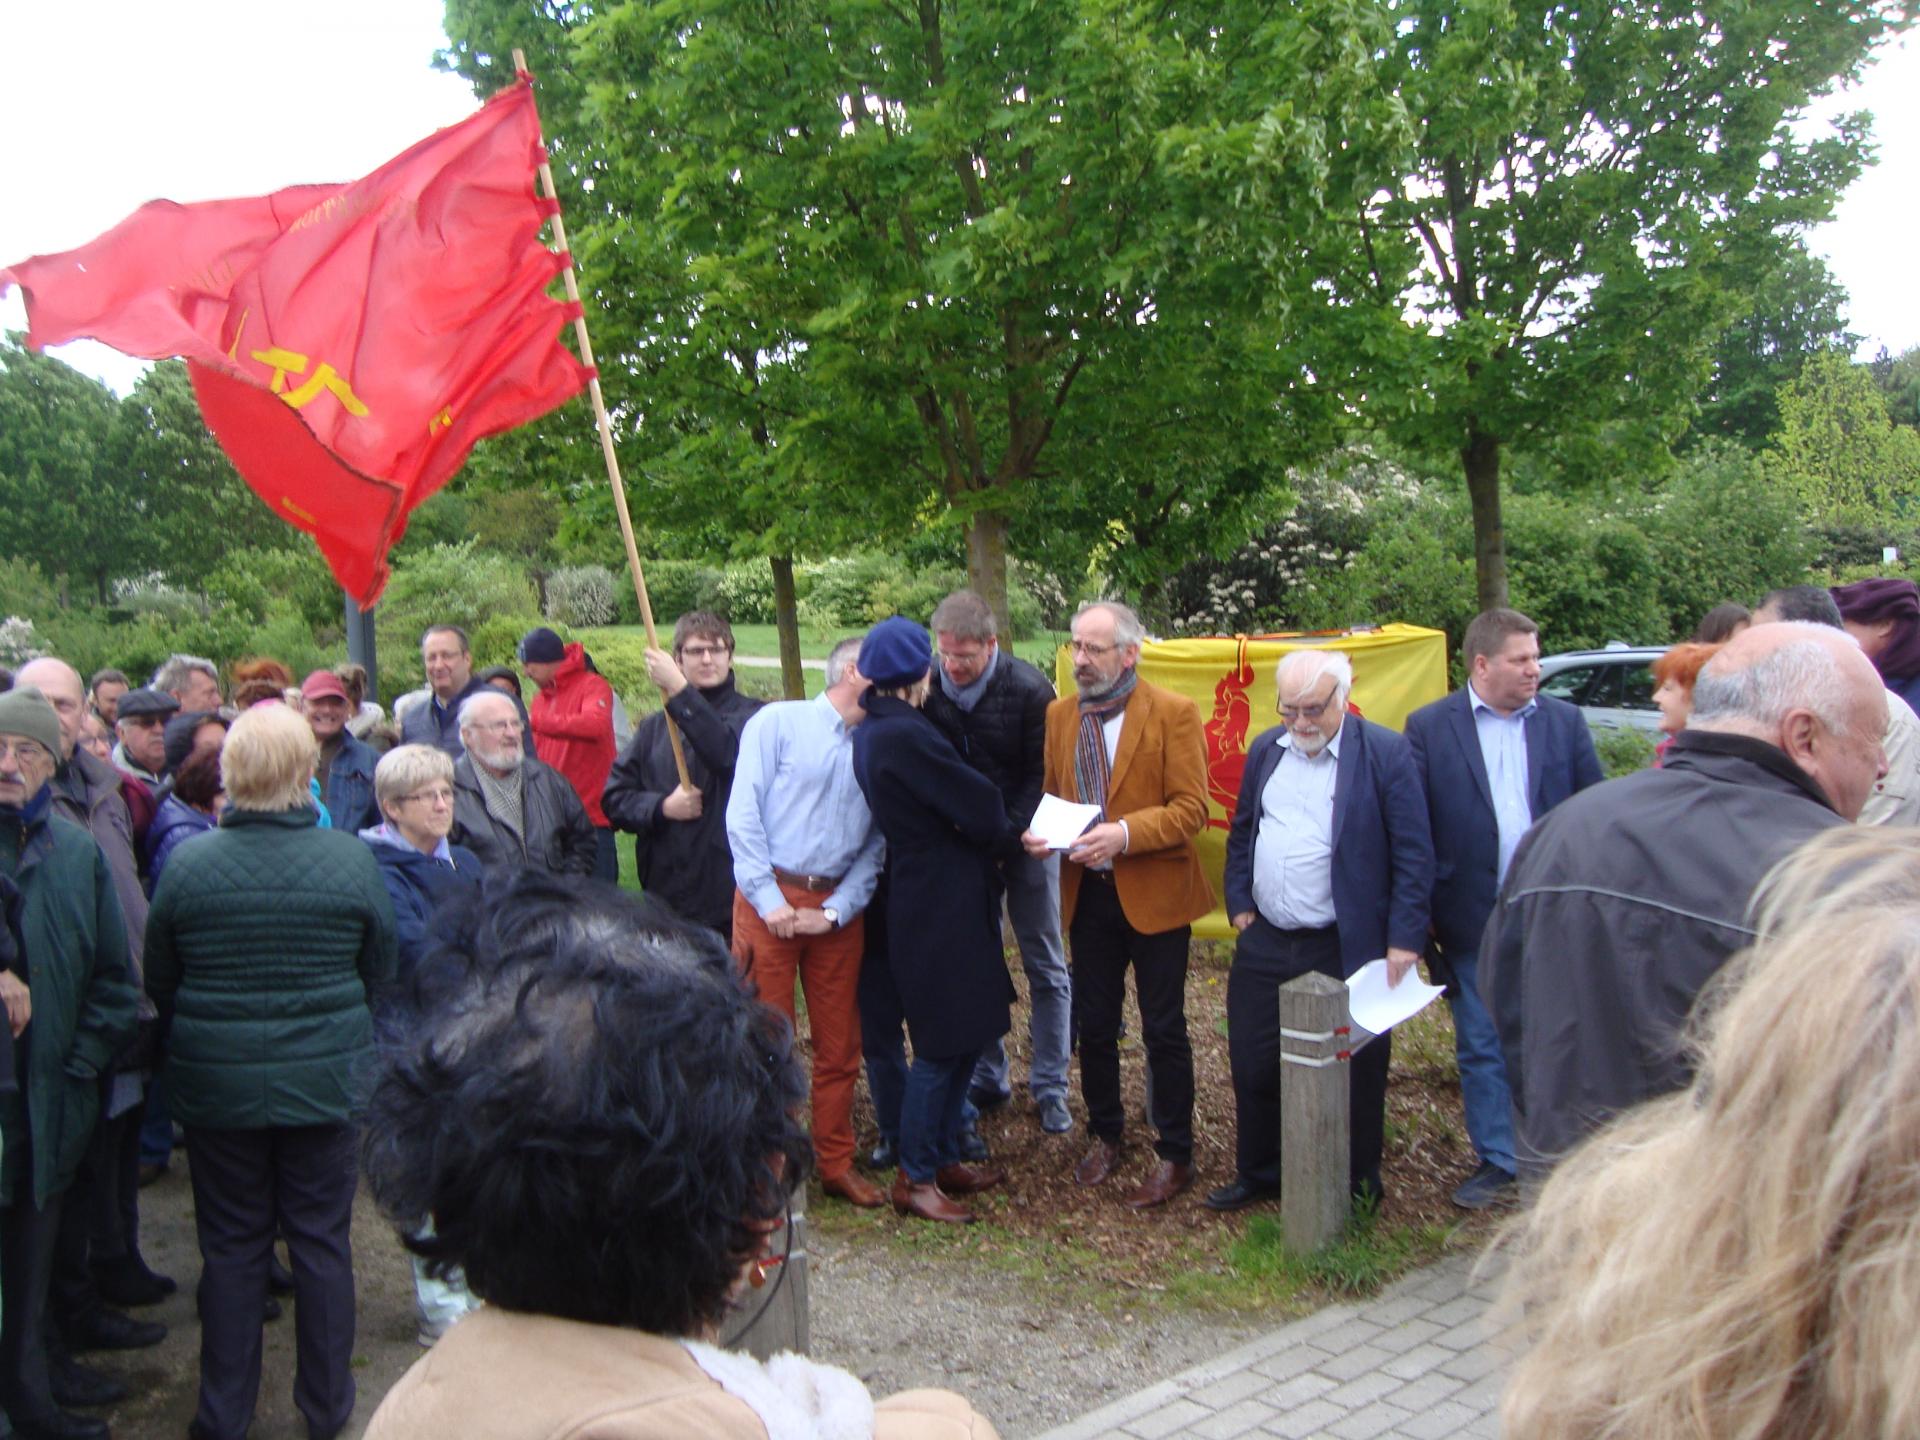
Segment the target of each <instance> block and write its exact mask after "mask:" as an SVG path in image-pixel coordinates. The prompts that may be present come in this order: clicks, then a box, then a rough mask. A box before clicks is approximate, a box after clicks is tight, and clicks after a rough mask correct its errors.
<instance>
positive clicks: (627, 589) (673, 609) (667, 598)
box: [613, 560, 773, 630]
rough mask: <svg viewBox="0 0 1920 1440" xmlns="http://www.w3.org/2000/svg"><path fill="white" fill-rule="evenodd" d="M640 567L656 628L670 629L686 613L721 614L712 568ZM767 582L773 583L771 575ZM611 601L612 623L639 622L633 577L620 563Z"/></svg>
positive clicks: (653, 563)
mask: <svg viewBox="0 0 1920 1440" xmlns="http://www.w3.org/2000/svg"><path fill="white" fill-rule="evenodd" d="M640 568H641V570H642V572H643V573H644V574H645V575H646V577H647V600H648V603H650V604H651V605H652V606H653V623H654V625H655V626H657V627H658V628H659V629H661V630H671V629H672V628H673V622H674V621H675V620H678V619H679V618H680V617H681V616H682V615H684V614H686V613H687V612H688V611H689V610H712V611H716V612H720V613H724V611H725V606H726V599H725V597H724V596H723V595H722V593H721V589H720V580H721V575H720V571H719V570H717V569H715V568H714V567H713V566H711V565H706V564H703V563H701V562H700V561H698V560H643V561H642V562H641V565H640ZM767 583H768V584H769V585H771V584H772V583H773V581H772V576H771V574H769V576H768V581H767ZM613 601H614V621H613V623H614V624H616V625H638V624H639V623H640V601H639V599H638V597H637V596H635V595H634V593H633V576H632V575H631V574H630V573H629V572H628V570H627V569H626V567H625V565H624V564H623V565H622V566H621V567H620V569H619V570H618V571H617V572H616V573H615V575H614V583H613ZM742 623H743V624H744V623H745V622H744V621H743V622H742Z"/></svg>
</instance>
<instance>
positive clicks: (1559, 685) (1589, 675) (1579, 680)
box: [1540, 665, 1593, 705]
mask: <svg viewBox="0 0 1920 1440" xmlns="http://www.w3.org/2000/svg"><path fill="white" fill-rule="evenodd" d="M1592 679H1593V666H1591V665H1572V666H1569V667H1568V668H1567V669H1565V670H1556V671H1554V672H1553V674H1551V675H1549V676H1547V677H1546V678H1545V679H1543V680H1542V681H1541V682H1540V693H1541V694H1542V695H1551V696H1553V698H1554V699H1556V700H1567V701H1571V702H1572V703H1573V704H1575V705H1580V704H1583V703H1585V702H1584V700H1583V699H1582V697H1583V696H1584V695H1585V694H1586V689H1587V684H1588V682H1589V681H1591V680H1592Z"/></svg>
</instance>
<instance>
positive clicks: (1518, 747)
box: [1467, 681, 1540, 884]
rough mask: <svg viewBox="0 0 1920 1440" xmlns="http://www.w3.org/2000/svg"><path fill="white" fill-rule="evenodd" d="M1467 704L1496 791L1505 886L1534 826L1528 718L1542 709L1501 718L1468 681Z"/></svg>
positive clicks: (1532, 706)
mask: <svg viewBox="0 0 1920 1440" xmlns="http://www.w3.org/2000/svg"><path fill="white" fill-rule="evenodd" d="M1467 703H1468V704H1469V705H1471V706H1472V707H1473V728H1474V731H1475V733H1476V734H1478V735H1479V737H1480V758H1481V759H1482V760H1484V761H1486V762H1487V787H1488V788H1489V789H1490V790H1491V791H1492V792H1493V819H1494V823H1495V824H1496V825H1498V826H1499V827H1500V869H1499V873H1498V875H1497V876H1496V877H1495V878H1496V879H1497V880H1498V881H1499V882H1500V883H1502V884H1504V883H1505V882H1506V878H1507V866H1508V865H1509V864H1511V863H1512V861H1513V852H1514V850H1515V849H1516V848H1518V846H1519V844H1520V837H1521V836H1522V835H1524V834H1526V833H1527V829H1528V827H1529V826H1531V825H1532V824H1533V803H1532V802H1531V801H1530V800H1529V799H1528V798H1527V797H1528V795H1529V794H1530V793H1531V790H1532V787H1531V785H1530V784H1529V783H1528V777H1527V717H1528V716H1529V715H1531V714H1533V712H1534V711H1535V710H1537V709H1539V708H1540V705H1539V702H1538V701H1536V700H1529V701H1528V702H1527V703H1526V704H1525V705H1522V706H1521V707H1520V708H1519V709H1518V710H1516V711H1514V712H1513V714H1511V715H1501V714H1499V713H1498V712H1496V711H1495V710H1494V709H1493V707H1492V706H1490V705H1488V704H1487V702H1486V701H1484V700H1482V699H1481V698H1480V694H1479V692H1478V691H1477V690H1475V689H1474V688H1473V682H1472V681H1468V682H1467Z"/></svg>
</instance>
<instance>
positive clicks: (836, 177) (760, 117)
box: [448, 0, 1399, 615]
mask: <svg viewBox="0 0 1920 1440" xmlns="http://www.w3.org/2000/svg"><path fill="white" fill-rule="evenodd" d="M1389 23H1390V19H1389V17H1388V16H1387V15H1386V13H1385V12H1384V11H1382V10H1380V9H1377V8H1375V7H1372V6H1369V5H1366V4H1364V3H1358V0H1311V3H1307V4H1302V5H1297V6H1289V7H1283V8H1275V7H1269V6H1264V5H1257V4H1250V3H1238V0H1213V3H1209V4H1203V5H1201V6H1198V7H1194V8H1186V9H1180V10H1178V11H1173V10H1166V9H1160V10H1152V9H1145V8H1141V9H1132V8H1125V7H1117V6H1113V5H1110V4H1104V3H1101V4H1096V3H1091V0H1061V3H1057V4H1049V5H1040V6H1035V5H1014V4H1008V3H999V4H986V5H959V4H956V3H952V0H947V3H941V0H919V3H915V4H901V3H889V0H852V3H844V0H836V3H833V4H830V5H829V4H826V3H819V0H814V3H793V4H784V5H779V6H744V5H738V4H729V3H722V0H692V3H677V0H676V3H670V4H669V3H643V0H632V3H626V4H603V5H598V6H595V7H592V8H591V9H589V8H588V7H585V6H547V7H545V8H544V9H543V10H538V11H535V12H529V10H528V9H527V8H525V7H520V6H512V5H508V4H506V3H504V0H458V3H456V4H454V5H452V6H450V9H449V19H448V33H449V35H450V36H451V37H452V38H453V40H454V52H453V63H455V64H456V65H457V66H458V67H459V68H461V69H462V70H463V72H466V73H470V74H474V75H476V76H477V77H486V76H492V77H494V83H497V79H498V77H499V75H500V73H501V71H502V70H503V68H504V67H503V66H501V65H500V64H499V62H498V60H497V59H496V58H495V57H498V56H499V55H500V54H501V53H502V51H504V50H505V49H506V48H507V47H508V46H509V45H511V44H514V43H522V44H528V48H529V51H530V53H531V54H532V55H533V56H534V57H535V59H534V62H533V63H534V66H535V68H536V69H537V70H538V71H539V72H540V74H541V77H542V105H543V113H544V114H545V115H546V117H547V123H548V127H549V129H550V130H551V131H554V132H555V133H557V134H562V135H569V136H585V137H591V138H589V139H586V140H584V141H569V142H568V144H567V145H566V147H565V148H564V152H563V154H564V159H565V161H566V163H567V164H568V166H569V167H570V169H571V171H572V174H571V179H570V184H571V185H572V186H573V187H575V188H576V189H577V190H580V191H581V192H583V202H584V203H583V205H582V206H581V207H579V208H577V209H576V210H574V211H573V212H571V213H572V214H573V215H574V217H575V224H574V230H575V232H576V240H577V247H578V248H579V249H580V251H581V252H582V254H583V256H584V257H585V258H586V260H587V262H588V267H589V268H588V277H589V282H590V287H591V288H592V290H593V291H594V302H593V303H594V304H595V306H596V309H597V310H598V312H599V314H597V315H596V322H597V323H600V321H601V317H602V316H604V323H603V324H602V326H601V334H602V339H600V340H597V341H596V345H597V346H599V347H600V348H602V349H604V350H605V351H606V352H607V353H606V355H605V356H604V357H603V361H604V363H603V369H604V370H605V372H606V378H607V383H608V388H609V398H610V400H612V401H613V402H614V403H615V404H616V406H617V408H618V409H619V410H620V412H621V414H622V417H623V424H624V426H625V430H624V436H623V438H632V439H634V440H635V441H637V444H638V448H639V452H640V455H641V457H642V463H641V466H640V467H639V468H640V469H641V471H642V473H643V475H644V477H645V479H646V481H647V482H648V483H649V490H648V508H649V512H650V514H651V515H653V516H655V517H667V518H670V519H673V520H674V521H675V523H684V521H685V520H690V519H692V518H693V517H692V515H690V514H688V513H687V512H689V511H696V512H700V513H701V514H703V515H704V516H705V517H706V519H707V521H708V523H709V524H711V525H713V526H714V527H716V528H717V529H718V530H719V531H720V532H721V533H722V534H724V535H725V536H726V537H727V538H728V540H729V543H730V546H732V547H738V546H740V545H741V544H742V543H744V541H743V537H759V543H760V544H761V546H762V549H761V551H760V553H764V554H769V555H773V556H776V557H778V556H780V555H782V554H784V553H798V554H805V553H809V552H812V553H819V552H820V551H821V550H822V549H825V548H828V547H829V546H831V545H832V544H833V543H834V541H835V540H836V538H837V534H836V532H837V531H838V530H839V529H840V528H842V527H844V526H845V525H846V524H848V523H852V524H853V525H855V526H857V527H858V529H859V530H860V531H861V532H862V538H865V539H867V540H869V541H871V540H872V539H875V538H891V539H898V538H899V537H900V536H901V535H902V534H903V532H904V531H905V530H906V529H907V528H909V527H912V528H917V529H923V530H924V529H929V528H931V529H935V530H947V529H949V527H950V529H951V533H953V534H954V535H955V537H956V538H957V539H963V540H964V544H965V551H966V556H967V562H968V571H969V575H970V578H971V580H972V582H973V583H974V584H975V585H976V587H978V588H979V589H981V591H982V592H983V593H984V594H986V595H987V596H988V598H989V600H990V601H991V602H992V603H993V604H994V605H995V607H996V609H997V610H998V611H999V612H1000V613H1001V614H1003V615H1004V614H1005V613H1006V611H1007V603H1006V586H1007V555H1008V551H1009V548H1010V547H1011V548H1012V549H1013V550H1015V551H1018V552H1019V553H1022V554H1028V555H1039V554H1041V553H1042V552H1043V551H1045V550H1047V549H1049V548H1050V547H1051V548H1053V549H1055V550H1059V549H1063V548H1067V547H1068V546H1073V547H1076V548H1077V550H1078V554H1079V558H1080V563H1081V565H1082V566H1085V565H1087V564H1089V563H1090V557H1092V556H1094V555H1095V554H1096V552H1100V551H1105V552H1106V554H1105V559H1106V561H1107V562H1109V563H1108V567H1107V568H1109V569H1110V570H1112V571H1113V572H1115V573H1119V574H1122V575H1128V576H1132V577H1137V578H1139V579H1140V580H1141V581H1143V582H1145V581H1150V580H1151V579H1152V578H1153V576H1154V574H1155V571H1156V568H1157V567H1158V568H1166V569H1170V568H1171V566H1172V563H1174V562H1175V561H1177V560H1178V559H1183V558H1186V557H1188V556H1190V555H1191V554H1192V553H1194V550H1195V548H1196V547H1205V548H1216V547H1217V546H1219V545H1220V544H1221V543H1223V541H1222V537H1223V536H1227V537H1228V538H1230V539H1237V538H1238V533H1244V531H1245V529H1246V528H1247V526H1248V524H1249V523H1250V517H1251V511H1252V509H1253V507H1254V506H1255V505H1256V504H1257V503H1258V502H1259V500H1260V499H1261V498H1262V497H1264V496H1266V495H1269V494H1271V493H1272V490H1273V485H1274V482H1275V480H1276V478H1277V476H1278V475H1279V474H1280V472H1281V470H1282V468H1283V467H1284V465H1285V464H1286V463H1287V462H1288V461H1290V460H1294V459H1299V458H1303V457H1305V456H1307V455H1309V454H1312V453H1314V452H1316V451H1317V450H1318V449H1319V448H1321V446H1322V445H1323V444H1324V440H1325V436H1326V431H1327V426H1328V423H1329V421H1330V419H1331V418H1332V417H1334V416H1336V415H1338V414H1339V413H1341V406H1342V403H1343V401H1344V399H1345V398H1346V397H1345V395H1344V393H1343V392H1341V391H1340V390H1339V389H1338V387H1336V386H1335V385H1332V384H1330V383H1326V380H1325V379H1324V378H1323V377H1328V376H1331V375H1332V374H1334V373H1336V372H1337V371H1339V370H1341V369H1342V368H1343V366H1344V362H1343V361H1339V360H1337V359H1336V358H1335V357H1336V356H1338V355H1339V354H1340V353H1342V352H1343V350H1344V349H1345V348H1346V347H1344V346H1343V345H1340V344H1336V343H1334V339H1335V337H1336V335H1341V336H1343V335H1344V334H1345V333H1346V332H1347V330H1348V329H1349V328H1350V325H1351V322H1350V307H1342V306H1338V305H1335V304H1333V303H1331V301H1330V298H1329V297H1328V296H1326V295H1325V294H1323V293H1321V292H1320V291H1319V290H1316V289H1315V288H1314V281H1315V280H1316V279H1317V278H1318V276H1319V275H1320V274H1321V273H1322V271H1323V270H1324V268H1325V265H1324V263H1323V261H1322V258H1321V257H1322V256H1323V254H1324V252H1326V251H1328V250H1329V249H1331V248H1333V247H1334V246H1335V245H1336V244H1339V245H1344V244H1345V243H1346V240H1347V236H1346V235H1345V234H1344V233H1343V232H1337V231H1336V230H1335V229H1334V228H1333V227H1332V225H1331V224H1330V222H1329V219H1328V208H1327V201H1326V197H1327V196H1328V195H1329V194H1330V193H1331V194H1334V195H1336V196H1337V197H1338V203H1339V206H1340V207H1341V208H1342V209H1343V210H1344V207H1346V206H1347V205H1349V204H1351V203H1353V201H1354V198H1355V197H1356V196H1358V195H1362V194H1365V193H1367V192H1368V191H1369V190H1370V189H1371V188H1373V187H1375V186H1377V185H1378V184H1379V183H1380V172H1379V170H1378V163H1379V160H1380V158H1381V157H1382V155H1383V154H1384V143H1383V142H1384V140H1385V139H1386V137H1388V136H1389V135H1390V134H1391V133H1392V131H1393V128H1394V126H1395V124H1396V123H1397V117H1398V113H1399V112H1398V108H1397V106H1396V104H1395V103H1394V101H1393V99H1392V97H1391V96H1390V95H1388V94H1386V93H1384V92H1383V91H1382V89H1381V87H1380V86H1379V85H1378V83H1377V81H1376V77H1375V74H1374V59H1373V57H1374V54H1375V51H1376V50H1377V48H1378V47H1380V46H1382V45H1384V44H1385V43H1386V41H1387V39H1388V38H1389V34H1390V30H1389ZM529 42H532V43H529ZM542 56H544V57H545V58H544V59H542V58H540V57H542ZM550 73H551V74H552V76H553V79H552V81H551V83H549V82H548V76H549V74H550ZM481 83H482V84H483V87H484V85H485V83H487V82H486V81H485V80H484V78H483V79H482V82H481ZM589 197H590V198H589ZM1276 395H1278V396H1280V397H1282V399H1281V400H1280V402H1279V403H1277V404H1276V402H1275V397H1276ZM650 434H651V437H652V438H650ZM1236 530H1237V532H1238V533H1233V534H1230V532H1234V531H1236ZM1062 532H1064V533H1065V534H1066V535H1067V536H1069V537H1071V539H1070V541H1067V542H1058V541H1056V537H1057V536H1059V535H1060V534H1061V533H1062ZM735 553H740V552H739V550H738V549H737V548H736V549H735ZM1047 558H1049V559H1051V558H1052V557H1047ZM1052 568H1055V569H1062V568H1063V567H1062V566H1060V565H1057V564H1056V565H1054V566H1053V567H1052ZM779 575H780V571H779V567H778V566H777V565H776V579H778V578H779Z"/></svg>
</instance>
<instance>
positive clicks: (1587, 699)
mask: <svg viewBox="0 0 1920 1440" xmlns="http://www.w3.org/2000/svg"><path fill="white" fill-rule="evenodd" d="M1620 669H1621V667H1620V666H1618V665H1601V666H1598V667H1597V668H1596V669H1595V670H1594V674H1593V683H1592V684H1591V685H1589V686H1587V693H1586V694H1585V695H1583V696H1581V697H1580V703H1581V704H1582V705H1585V706H1586V707H1587V708H1588V709H1593V710H1600V709H1604V710H1617V709H1619V708H1620Z"/></svg>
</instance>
